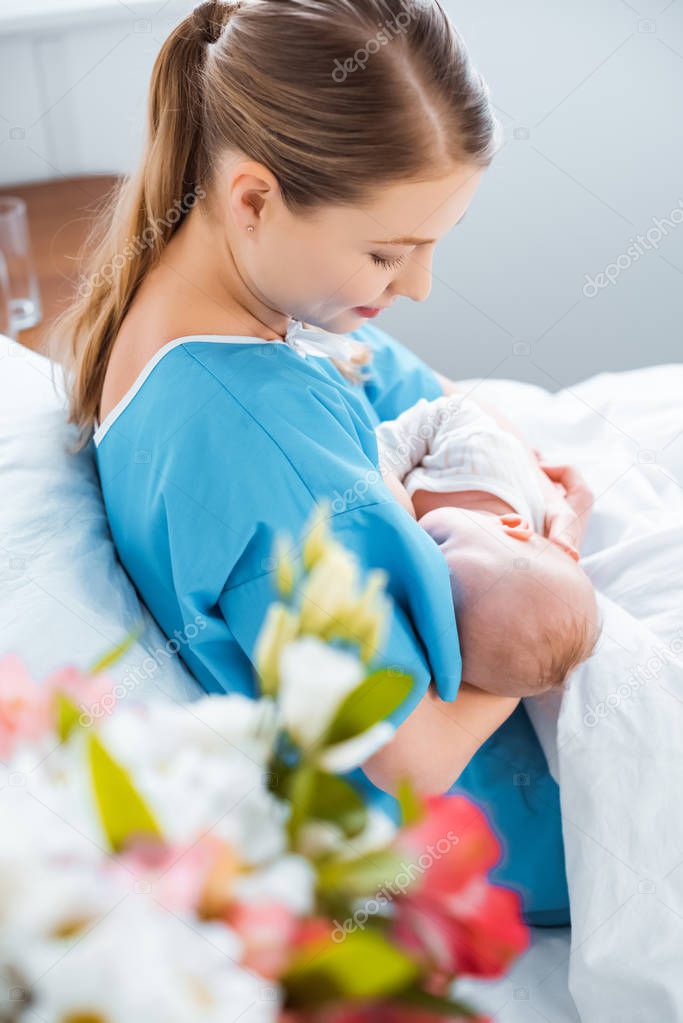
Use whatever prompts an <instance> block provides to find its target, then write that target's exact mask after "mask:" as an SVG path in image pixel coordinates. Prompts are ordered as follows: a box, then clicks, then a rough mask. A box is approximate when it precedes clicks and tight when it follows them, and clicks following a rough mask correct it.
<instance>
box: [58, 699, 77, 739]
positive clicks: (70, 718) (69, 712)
mask: <svg viewBox="0 0 683 1023" xmlns="http://www.w3.org/2000/svg"><path fill="white" fill-rule="evenodd" d="M54 698H55V701H56V704H57V734H58V736H59V738H60V739H61V741H62V742H65V741H66V740H67V739H68V738H69V736H70V735H71V733H72V732H73V730H74V728H78V726H79V724H80V719H81V712H80V710H79V708H78V707H77V705H76V704H75V703H74V702H73V700H70V699H69V697H68V696H65V695H64V693H60V692H59V691H57V692H56V693H55V696H54Z"/></svg>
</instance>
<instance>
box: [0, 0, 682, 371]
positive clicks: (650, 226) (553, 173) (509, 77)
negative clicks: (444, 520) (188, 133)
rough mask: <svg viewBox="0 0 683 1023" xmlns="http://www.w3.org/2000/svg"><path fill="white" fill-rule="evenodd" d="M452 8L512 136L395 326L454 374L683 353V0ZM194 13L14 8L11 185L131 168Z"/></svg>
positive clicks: (2, 15)
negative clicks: (150, 99)
mask: <svg viewBox="0 0 683 1023" xmlns="http://www.w3.org/2000/svg"><path fill="white" fill-rule="evenodd" d="M443 2H444V3H445V6H446V8H447V9H448V12H449V14H450V15H451V17H452V19H453V21H454V23H455V24H456V25H457V26H458V27H459V28H460V30H461V31H462V33H463V34H464V36H465V38H466V40H467V42H468V44H469V46H470V49H471V50H472V52H473V55H474V58H475V61H476V63H477V65H478V67H479V68H480V70H481V71H482V73H483V74H484V76H485V77H486V79H487V80H488V82H489V85H490V87H491V90H492V95H493V100H494V102H495V104H496V106H497V108H498V113H499V117H500V119H501V121H502V122H503V124H504V126H505V133H506V143H505V146H504V148H503V150H502V152H501V153H500V154H499V155H498V157H497V159H496V161H495V163H494V165H493V166H492V167H491V169H490V170H489V171H488V172H487V174H486V176H485V178H484V181H483V183H482V185H481V187H480V189H479V192H478V194H477V196H476V197H475V200H474V203H473V206H472V208H471V211H470V213H469V214H468V216H467V218H466V220H465V221H464V222H463V223H462V224H461V225H460V226H458V227H456V228H455V230H454V231H453V232H452V233H451V235H450V236H449V237H448V238H446V239H444V240H443V241H442V242H441V244H440V245H439V246H438V248H437V253H436V258H435V264H434V285H433V289H432V294H431V296H430V298H429V300H428V301H427V302H426V303H425V304H421V305H416V304H414V303H410V302H408V301H407V300H403V301H402V302H400V303H399V304H398V305H397V307H396V308H395V309H394V310H393V311H392V313H390V314H388V315H386V316H385V317H383V319H382V321H381V324H382V326H383V327H385V328H386V329H387V330H389V331H390V332H392V333H394V334H396V335H397V336H398V337H400V338H401V339H402V340H404V341H405V342H406V343H407V344H408V345H410V346H411V347H413V348H415V349H416V350H418V351H419V352H420V353H421V354H423V355H424V357H425V358H426V359H427V360H428V361H429V362H431V363H432V364H433V365H434V366H436V367H437V368H438V369H440V370H442V371H443V372H445V373H447V374H449V375H452V376H454V377H468V376H486V375H493V376H505V377H513V378H518V379H524V380H529V381H532V382H537V383H540V384H542V385H543V386H545V387H548V388H550V389H555V388H557V387H560V386H562V385H565V384H570V383H572V382H576V381H577V380H579V379H582V378H584V377H586V376H588V375H590V374H592V373H596V372H599V371H601V370H606V369H622V368H629V367H635V366H642V365H646V364H649V363H654V362H668V361H673V360H680V358H681V347H682V346H681V340H680V339H681V320H682V314H683V297H682V296H683V224H679V223H676V222H675V221H676V220H678V219H679V218H681V217H683V173H682V172H683V0H671V2H669V0H634V4H632V3H631V2H630V0H517V2H516V3H512V2H511V0H458V2H455V0H443ZM636 5H637V9H636ZM191 6H192V3H191V2H190V0H168V2H167V3H162V2H161V0H126V3H123V2H122V0H0V182H6V183H9V182H16V181H21V180H37V179H41V178H53V177H60V176H62V175H71V174H76V173H88V172H93V171H103V172H104V171H127V170H130V169H131V167H132V165H133V164H134V162H135V159H136V155H137V150H138V146H139V143H140V138H141V134H142V122H143V116H144V98H145V93H146V85H147V79H148V76H149V72H150V69H151V65H152V61H153V59H154V55H155V53H156V51H157V49H158V47H159V45H160V43H161V40H162V39H163V37H164V36H165V35H166V33H167V32H168V30H169V29H170V27H171V25H172V24H173V21H174V20H175V18H177V17H178V15H179V14H181V13H182V12H183V11H184V10H187V9H189V8H190V7H191ZM663 219H668V220H669V223H668V224H666V223H665V224H663V225H662V226H661V227H660V228H657V227H656V225H655V220H659V221H661V220H663ZM648 231H650V232H651V234H650V235H649V239H648ZM639 235H640V236H641V237H642V238H643V239H644V242H638V241H637V238H638V236H639ZM632 240H636V241H635V243H636V246H637V248H631V252H630V254H629V248H630V246H631V244H632ZM646 246H647V248H646ZM638 249H640V252H639V251H638ZM610 265H612V269H611V270H610V275H611V276H612V277H613V278H614V283H611V284H607V286H606V287H604V288H597V287H595V286H593V287H592V288H591V287H590V286H589V287H588V288H587V290H586V293H584V290H585V289H586V285H587V282H588V278H590V279H591V280H595V279H596V276H597V275H599V274H604V273H605V272H606V270H607V268H608V267H610ZM586 275H588V277H587V276H586ZM591 295H592V297H587V296H591Z"/></svg>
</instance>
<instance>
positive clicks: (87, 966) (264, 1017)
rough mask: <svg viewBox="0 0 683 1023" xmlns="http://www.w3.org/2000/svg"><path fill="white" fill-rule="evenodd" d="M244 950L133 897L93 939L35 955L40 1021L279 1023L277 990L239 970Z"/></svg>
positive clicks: (225, 933) (228, 936)
mask: <svg viewBox="0 0 683 1023" xmlns="http://www.w3.org/2000/svg"><path fill="white" fill-rule="evenodd" d="M241 954H242V948H241V942H240V941H239V939H238V938H237V936H236V935H235V934H234V933H233V932H232V931H230V929H229V928H227V927H225V926H224V925H222V924H212V923H203V922H199V921H191V922H190V921H186V920H184V919H181V918H179V917H176V916H173V915H172V914H170V913H168V912H167V911H165V910H163V909H161V908H160V907H159V906H158V905H157V904H156V903H155V902H154V901H153V899H152V898H151V896H149V895H129V896H128V897H127V898H126V899H125V900H124V901H123V902H122V903H121V904H120V905H119V906H117V907H116V908H115V909H114V910H113V911H112V912H111V913H109V915H108V916H106V917H104V918H103V919H102V920H100V922H99V923H97V924H96V925H95V926H93V927H92V928H91V929H90V931H89V932H87V933H86V934H85V935H80V936H79V937H77V938H76V939H74V940H71V941H62V942H52V943H49V944H44V945H42V946H41V947H37V948H34V950H33V954H32V959H33V962H32V967H33V969H32V971H31V972H32V975H33V979H34V981H35V987H34V988H33V992H32V993H33V996H34V1002H33V1003H32V1006H31V1008H32V1009H33V1010H34V1011H35V1014H36V1018H37V1019H42V1020H44V1021H46V1023H62V1021H63V1020H64V1019H65V1018H70V1017H74V1018H76V1017H80V1016H84V1017H85V1016H90V1015H92V1016H93V1017H101V1018H102V1019H103V1020H106V1023H131V1021H133V1020H144V1021H145V1023H196V1021H197V1020H199V1019H201V1020H202V1023H223V1021H224V1020H225V1018H226V1012H229V1014H230V1016H231V1018H237V1017H240V1018H241V1019H243V1020H245V1021H249V1023H274V1021H275V1020H276V1019H277V1015H278V1012H279V1000H278V995H277V990H276V989H275V988H273V987H272V985H269V984H268V983H267V982H266V981H263V980H262V979H260V978H258V977H256V976H255V975H254V974H252V973H249V972H248V971H246V970H244V969H242V968H241V967H240V966H239V958H240V956H241Z"/></svg>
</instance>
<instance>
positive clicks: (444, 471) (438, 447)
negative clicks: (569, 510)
mask: <svg viewBox="0 0 683 1023" xmlns="http://www.w3.org/2000/svg"><path fill="white" fill-rule="evenodd" d="M375 434H376V436H377V448H378V453H379V464H380V469H381V470H382V472H383V473H384V472H387V471H389V472H393V473H395V474H396V475H397V476H398V477H399V479H400V480H401V481H402V483H403V485H404V487H405V488H406V490H407V491H408V494H409V496H410V497H412V496H413V494H414V493H415V491H416V490H427V491H432V492H436V493H440V494H445V493H456V492H462V491H466V490H481V491H484V492H486V493H487V494H492V495H493V496H494V497H499V498H500V499H501V501H505V503H506V504H509V505H510V506H511V507H512V508H514V510H515V511H516V512H518V513H519V514H520V515H521V516H522V517H523V518H525V519H527V520H528V521H529V522H530V523H531V524H532V525H533V527H534V529H535V530H536V532H537V533H542V532H543V526H544V519H545V505H544V501H543V495H542V493H541V489H540V486H539V484H538V469H537V467H536V466H535V465H534V463H533V458H532V456H531V455H530V453H529V451H528V450H527V449H526V448H525V447H524V445H523V444H522V443H521V442H520V441H519V440H518V439H517V438H516V437H515V436H514V435H513V434H511V433H510V432H509V431H508V430H503V429H501V427H500V426H499V425H498V423H497V422H496V421H495V419H493V418H492V417H491V416H489V415H487V414H486V413H485V412H484V411H483V410H482V409H481V408H480V407H479V405H477V403H476V402H475V401H472V400H471V399H469V398H466V397H463V396H461V395H451V396H448V397H443V398H436V399H435V400H434V401H427V400H426V398H421V399H420V401H418V402H416V404H415V405H413V406H412V407H411V408H409V409H406V411H405V412H403V413H402V414H401V415H400V416H398V418H396V419H392V420H390V421H388V422H384V423H380V424H379V426H377V427H376V428H375Z"/></svg>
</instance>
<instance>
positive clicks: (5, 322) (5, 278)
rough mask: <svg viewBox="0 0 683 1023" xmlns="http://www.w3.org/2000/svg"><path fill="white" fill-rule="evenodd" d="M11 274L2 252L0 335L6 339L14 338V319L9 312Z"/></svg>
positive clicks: (0, 262) (0, 255) (0, 253)
mask: <svg viewBox="0 0 683 1023" xmlns="http://www.w3.org/2000/svg"><path fill="white" fill-rule="evenodd" d="M9 303H10V297H9V274H8V273H7V260H6V259H5V257H4V256H3V254H2V252H0V334H4V335H5V337H12V336H13V329H14V328H13V326H12V318H11V316H10V311H9Z"/></svg>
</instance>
